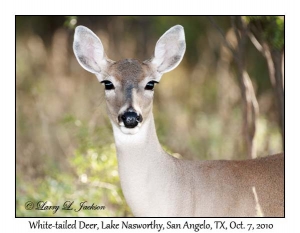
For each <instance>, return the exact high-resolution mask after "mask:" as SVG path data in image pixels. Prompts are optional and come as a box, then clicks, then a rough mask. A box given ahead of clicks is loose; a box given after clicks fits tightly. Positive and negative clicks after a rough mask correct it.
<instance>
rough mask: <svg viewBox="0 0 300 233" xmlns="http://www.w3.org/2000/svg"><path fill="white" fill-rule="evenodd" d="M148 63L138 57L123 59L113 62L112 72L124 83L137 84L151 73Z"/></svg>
mask: <svg viewBox="0 0 300 233" xmlns="http://www.w3.org/2000/svg"><path fill="white" fill-rule="evenodd" d="M149 70H150V68H149V67H148V65H147V64H145V63H142V62H140V61H139V60H136V59H123V60H120V61H117V62H115V63H113V64H112V65H111V67H110V73H111V75H112V76H114V77H115V79H116V80H117V81H119V82H120V83H121V84H122V85H126V84H131V85H134V86H137V85H138V83H139V82H141V81H143V80H144V79H145V78H146V77H148V76H149V74H150V71H149Z"/></svg>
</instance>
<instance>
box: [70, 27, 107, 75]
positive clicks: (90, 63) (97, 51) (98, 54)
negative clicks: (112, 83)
mask: <svg viewBox="0 0 300 233" xmlns="http://www.w3.org/2000/svg"><path fill="white" fill-rule="evenodd" d="M73 51H74V54H75V56H76V58H77V61H78V62H79V64H80V65H81V66H82V67H83V68H84V69H86V70H87V71H89V72H91V73H94V74H100V73H101V71H102V70H103V69H104V68H105V66H106V65H107V62H108V61H107V58H106V55H105V53H104V49H103V45H102V43H101V40H100V39H99V38H98V37H97V36H96V35H95V34H94V33H93V32H92V31H91V30H90V29H88V28H86V27H84V26H78V27H76V29H75V35H74V42H73Z"/></svg>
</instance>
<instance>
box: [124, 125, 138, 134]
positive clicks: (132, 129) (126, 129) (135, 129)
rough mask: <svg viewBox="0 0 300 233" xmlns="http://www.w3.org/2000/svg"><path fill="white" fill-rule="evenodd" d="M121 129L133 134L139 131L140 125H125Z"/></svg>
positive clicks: (125, 132)
mask: <svg viewBox="0 0 300 233" xmlns="http://www.w3.org/2000/svg"><path fill="white" fill-rule="evenodd" d="M120 130H121V132H122V133H124V134H129V135H133V134H136V133H138V132H139V130H140V127H139V126H136V127H134V128H126V127H125V126H120Z"/></svg>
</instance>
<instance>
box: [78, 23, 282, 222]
mask: <svg viewBox="0 0 300 233" xmlns="http://www.w3.org/2000/svg"><path fill="white" fill-rule="evenodd" d="M185 47H186V45H185V36H184V30H183V27H182V26H180V25H177V26H174V27H172V28H171V29H169V30H168V31H167V32H165V34H163V35H162V36H161V38H160V39H159V40H158V42H157V43H156V46H155V50H154V55H153V57H152V58H150V59H149V60H146V61H143V62H141V61H138V60H135V59H123V60H120V61H117V62H115V61H112V60H110V59H108V58H107V56H106V54H105V52H104V48H103V46H102V43H101V41H100V39H99V38H98V37H97V36H96V35H95V34H94V33H93V32H92V31H90V30H89V29H88V28H86V27H83V26H78V27H77V28H76V30H75V36H74V44H73V49H74V53H75V55H76V58H77V60H78V62H79V63H80V65H81V66H82V67H83V68H84V69H86V70H87V71H89V72H91V73H94V74H95V75H96V76H97V78H98V80H99V82H101V83H102V84H104V86H105V97H106V106H107V112H108V115H109V118H110V121H111V124H112V127H113V133H114V138H115V144H116V148H117V157H118V164H119V175H120V180H121V186H122V190H123V193H124V196H125V198H126V201H127V202H128V205H129V206H130V208H131V210H132V212H133V214H134V215H135V216H144V217H146V216H151V217H158V216H164V217H172V216H197V217H202V216H203V217H209V216H213V217H228V216H231V217H239V216H243V217H246V216H258V215H260V216H261V215H263V216H274V217H275V216H284V155H283V154H277V155H272V156H267V157H265V158H259V159H252V160H244V161H229V160H216V161H198V162H195V161H188V160H179V159H176V158H174V157H172V156H171V155H169V154H167V153H166V152H165V151H164V150H163V149H162V147H161V145H160V143H159V141H158V138H157V135H156V130H155V125H154V118H153V114H152V104H153V93H154V91H153V90H154V86H155V84H156V83H158V82H160V79H161V77H162V75H163V74H164V73H166V72H168V71H171V70H173V69H174V68H175V67H177V66H178V64H179V63H180V61H181V60H182V58H183V55H184V53H185Z"/></svg>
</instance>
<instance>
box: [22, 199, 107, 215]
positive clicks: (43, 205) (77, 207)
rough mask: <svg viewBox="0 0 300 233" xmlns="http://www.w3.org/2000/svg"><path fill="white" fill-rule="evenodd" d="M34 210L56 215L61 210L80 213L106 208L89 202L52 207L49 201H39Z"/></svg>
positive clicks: (66, 202)
mask: <svg viewBox="0 0 300 233" xmlns="http://www.w3.org/2000/svg"><path fill="white" fill-rule="evenodd" d="M26 204H27V203H26ZM25 208H26V206H25ZM26 209H27V210H32V209H33V208H31V209H28V208H26ZM34 209H35V210H42V211H52V213H53V214H55V213H56V212H57V211H58V210H60V209H61V210H65V211H75V212H79V211H82V210H105V206H103V205H96V204H95V203H88V202H87V201H83V202H80V203H78V204H76V203H74V201H65V202H64V203H63V205H62V206H60V205H52V204H51V202H48V201H39V202H37V203H36V205H35V208H34Z"/></svg>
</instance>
